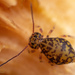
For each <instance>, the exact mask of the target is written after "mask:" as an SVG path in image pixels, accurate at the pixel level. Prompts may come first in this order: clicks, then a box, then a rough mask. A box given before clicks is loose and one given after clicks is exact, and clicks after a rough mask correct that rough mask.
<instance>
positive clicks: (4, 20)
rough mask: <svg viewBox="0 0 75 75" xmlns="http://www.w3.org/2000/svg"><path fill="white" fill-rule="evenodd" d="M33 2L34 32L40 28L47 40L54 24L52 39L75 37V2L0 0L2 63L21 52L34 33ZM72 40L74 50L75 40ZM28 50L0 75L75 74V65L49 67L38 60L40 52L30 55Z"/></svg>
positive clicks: (4, 67) (0, 68)
mask: <svg viewBox="0 0 75 75" xmlns="http://www.w3.org/2000/svg"><path fill="white" fill-rule="evenodd" d="M30 2H32V5H33V15H34V22H35V31H37V32H39V29H38V28H36V26H37V25H39V26H41V28H42V29H43V35H44V37H46V35H47V33H48V32H49V30H50V29H52V27H53V26H54V25H55V30H54V32H53V33H52V34H51V35H50V37H60V35H63V34H65V35H72V36H75V35H74V33H75V1H74V0H0V64H1V63H3V62H5V61H6V60H8V59H9V58H11V57H13V56H14V55H16V54H17V53H19V52H20V51H21V50H22V49H23V48H24V47H25V46H26V45H27V44H28V42H29V37H30V36H31V34H32V30H33V29H32V19H31V11H30ZM65 39H67V40H69V41H70V42H71V44H72V46H73V48H74V49H75V39H72V38H65ZM28 49H29V50H31V48H30V47H28V48H27V49H26V50H25V51H24V52H23V53H22V54H21V55H20V56H18V57H17V58H15V59H13V60H12V61H10V62H8V63H7V64H5V65H4V66H2V67H0V75H75V63H70V64H66V65H60V66H59V65H55V66H50V64H49V63H47V59H46V57H45V56H44V55H43V60H44V61H45V62H42V63H41V62H40V61H39V54H40V49H39V50H36V52H35V53H30V54H29V53H28V51H27V50H28Z"/></svg>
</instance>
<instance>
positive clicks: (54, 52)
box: [29, 32, 75, 65]
mask: <svg viewBox="0 0 75 75" xmlns="http://www.w3.org/2000/svg"><path fill="white" fill-rule="evenodd" d="M29 43H30V44H29V46H30V47H31V48H32V49H38V48H40V49H41V53H43V54H44V55H45V56H46V57H47V58H48V60H49V61H50V62H51V63H52V65H53V64H57V65H61V64H68V63H70V62H72V61H73V60H74V57H75V52H74V49H73V48H72V46H71V44H70V42H69V41H67V40H65V39H63V38H58V37H56V38H42V35H41V34H40V33H38V32H35V33H33V34H32V36H31V37H30V39H29Z"/></svg>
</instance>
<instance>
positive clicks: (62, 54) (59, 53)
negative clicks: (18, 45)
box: [0, 4, 75, 67]
mask: <svg viewBox="0 0 75 75" xmlns="http://www.w3.org/2000/svg"><path fill="white" fill-rule="evenodd" d="M30 5H31V15H32V22H33V34H32V35H31V37H30V38H29V43H28V45H29V46H30V47H31V48H32V49H38V48H40V49H41V53H43V54H44V55H45V56H46V57H47V58H48V60H49V61H50V62H51V63H52V64H57V65H61V64H68V63H70V62H72V61H73V60H74V58H75V52H74V49H73V48H72V46H71V44H70V42H68V41H67V40H65V39H63V38H58V37H56V38H49V34H51V33H52V31H53V29H54V27H53V29H52V30H50V32H49V34H48V35H47V37H46V38H43V36H42V35H41V34H40V33H38V32H34V19H33V11H32V4H30ZM38 27H40V26H38ZM40 31H41V32H42V29H41V28H40ZM64 36H66V35H64ZM68 37H71V36H70V35H68ZM28 45H27V46H26V47H25V48H24V49H23V50H21V51H20V52H19V53H18V54H17V55H15V56H13V57H12V58H10V59H9V60H7V61H6V62H4V63H2V64H0V67H1V66H3V65H4V64H6V63H8V62H9V61H11V60H12V59H14V58H16V57H17V56H19V55H20V54H21V53H22V52H23V51H24V50H25V49H26V48H27V47H28Z"/></svg>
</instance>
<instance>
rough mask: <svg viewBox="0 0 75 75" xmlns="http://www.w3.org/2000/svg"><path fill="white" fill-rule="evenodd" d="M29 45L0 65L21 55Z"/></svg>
mask: <svg viewBox="0 0 75 75" xmlns="http://www.w3.org/2000/svg"><path fill="white" fill-rule="evenodd" d="M27 47H28V45H27V46H26V47H25V48H24V49H23V50H22V51H20V52H19V53H18V54H17V55H15V56H13V57H12V58H10V59H9V60H7V61H6V62H4V63H2V64H0V67H1V66H3V65H4V64H6V63H8V62H9V61H11V60H12V59H14V58H16V57H17V56H19V55H20V54H21V53H22V52H23V51H24V50H25V49H26V48H27Z"/></svg>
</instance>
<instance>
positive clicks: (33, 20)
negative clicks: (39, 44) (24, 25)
mask: <svg viewBox="0 0 75 75" xmlns="http://www.w3.org/2000/svg"><path fill="white" fill-rule="evenodd" d="M30 8H31V15H32V22H33V33H34V19H33V10H32V3H30ZM28 45H29V44H28ZM28 45H27V46H26V47H25V48H24V49H23V50H21V51H20V52H19V53H18V54H16V55H15V56H13V57H12V58H10V59H8V60H7V61H6V62H4V63H2V64H0V67H1V66H3V65H4V64H6V63H8V62H9V61H11V60H12V59H14V58H16V57H17V56H19V55H20V54H21V53H22V52H23V51H24V50H25V49H26V48H27V47H28Z"/></svg>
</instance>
